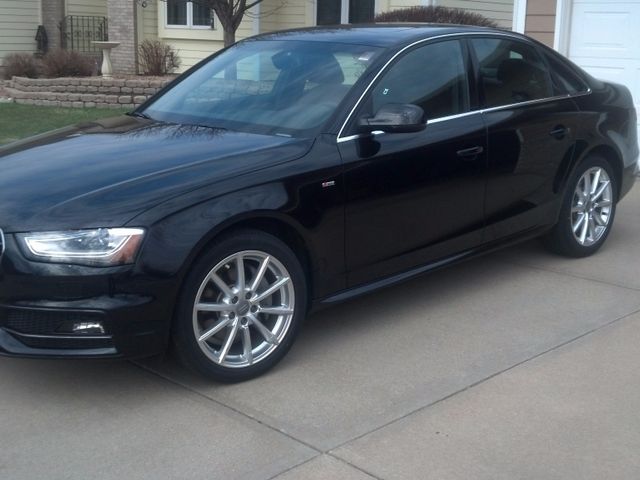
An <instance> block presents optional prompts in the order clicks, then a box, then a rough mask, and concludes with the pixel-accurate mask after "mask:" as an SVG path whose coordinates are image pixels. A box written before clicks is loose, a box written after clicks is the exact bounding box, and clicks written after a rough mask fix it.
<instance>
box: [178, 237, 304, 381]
mask: <svg viewBox="0 0 640 480" xmlns="http://www.w3.org/2000/svg"><path fill="white" fill-rule="evenodd" d="M239 252H255V253H256V254H258V253H266V254H268V255H269V256H270V258H271V259H275V262H274V261H271V263H269V265H274V263H276V262H278V263H279V265H280V267H284V269H285V271H286V273H287V274H288V278H290V283H291V285H292V287H293V297H291V294H290V293H289V296H288V297H287V298H289V299H291V298H293V308H292V310H293V314H292V315H284V316H282V317H280V316H277V315H276V318H278V319H284V318H290V323H288V328H287V329H286V330H284V327H283V331H282V333H281V334H282V335H283V337H282V338H281V339H280V341H279V343H277V346H275V344H274V343H273V342H269V341H267V340H266V336H264V334H262V336H261V333H260V331H259V329H258V328H257V326H256V324H255V323H251V320H246V318H249V317H250V315H252V314H251V313H249V312H246V313H244V310H243V311H240V310H238V311H235V312H231V313H228V314H227V313H222V312H215V313H211V312H198V313H195V311H194V306H195V302H196V298H199V299H200V301H201V302H202V299H201V297H199V295H200V294H203V293H202V292H207V291H210V290H215V288H218V287H216V284H215V282H214V283H213V284H212V286H211V287H208V286H207V287H204V290H202V289H201V286H202V285H203V282H204V281H205V279H206V278H207V277H208V276H209V274H210V272H211V271H212V269H213V268H214V267H215V266H217V265H219V264H220V262H222V261H224V260H225V259H228V258H229V257H230V256H232V255H235V254H237V253H239ZM219 268H220V267H219ZM222 268H226V271H230V270H231V268H232V266H231V262H229V265H226V264H225V266H224V267H222ZM246 268H247V277H246V284H247V288H249V284H250V283H251V278H250V276H251V275H253V276H254V278H255V276H256V275H257V273H256V272H257V270H258V269H256V268H254V270H252V271H249V270H248V269H249V266H247V267H246ZM217 271H220V270H217ZM251 272H254V273H251ZM223 273H224V272H223ZM229 275H231V273H229ZM236 275H237V274H236ZM269 275H275V274H273V273H272V272H271V271H270V270H267V273H265V275H264V278H265V280H264V281H265V282H267V281H268V278H267V277H268V276H269ZM229 278H231V277H229ZM236 278H237V276H236ZM272 278H273V279H275V278H277V277H275V276H273V277H272ZM206 285H208V284H206ZM261 285H262V284H261ZM233 288H236V287H235V286H234V287H233ZM282 288H285V287H282ZM286 288H287V289H288V290H287V291H288V292H291V289H290V285H289V283H287V286H286ZM258 290H261V289H260V288H256V289H255V291H256V292H255V295H256V296H258V293H259V292H258ZM262 290H264V287H262ZM213 295H215V293H214V294H213ZM220 295H224V293H223V292H222V291H220V292H219V293H218V298H220ZM247 295H251V293H248V294H247ZM273 295H281V294H280V293H275V294H273ZM227 297H228V295H227V296H226V297H225V298H227ZM237 298H239V297H234V300H235V301H236V304H235V305H234V307H237V302H238V300H237ZM254 298H255V296H254ZM281 298H283V297H281ZM225 301H226V300H225ZM231 302H233V300H231ZM240 302H242V299H240ZM244 303H248V302H244ZM218 304H219V305H221V304H222V302H220V303H218ZM257 304H258V305H259V304H260V302H258V303H257ZM271 306H274V307H276V308H280V306H277V305H271ZM306 310H307V289H306V279H305V274H304V271H303V269H302V266H301V264H300V261H299V259H298V258H297V257H296V255H295V254H294V252H293V251H292V250H291V249H290V248H289V247H288V246H287V245H286V244H284V243H283V242H282V241H280V240H279V239H278V238H276V237H274V236H273V235H270V234H267V233H264V232H261V231H256V230H240V231H236V232H233V233H231V234H229V235H225V236H224V237H221V238H219V239H217V240H216V241H215V243H214V246H213V247H212V248H211V249H210V250H208V251H207V252H206V253H204V254H203V255H202V256H201V257H200V258H199V259H198V260H197V261H196V262H195V264H194V265H193V267H192V268H191V271H190V272H189V273H188V275H187V277H186V279H185V281H184V284H183V286H182V291H181V294H180V297H179V299H178V305H177V308H176V315H175V318H174V321H173V328H172V344H173V348H174V350H175V352H176V354H177V356H178V358H179V359H180V361H181V362H182V363H183V364H184V365H185V366H186V367H187V368H189V369H191V370H193V371H195V372H197V373H199V374H201V375H204V376H206V377H207V378H209V379H212V380H216V381H220V382H225V383H232V382H240V381H244V380H248V379H250V378H253V377H256V376H259V375H261V374H263V373H264V372H266V371H267V370H269V369H270V368H272V367H273V366H274V365H276V364H277V363H278V362H279V361H280V360H281V359H282V358H283V357H284V356H285V355H286V353H287V352H288V351H289V349H290V348H291V345H292V344H293V341H294V339H295V337H296V335H297V333H298V331H299V328H300V325H301V324H302V321H303V319H304V316H305V315H306ZM201 314H210V315H212V316H213V317H212V318H213V319H212V320H208V319H206V317H205V320H203V322H204V321H207V322H208V321H211V322H212V323H210V325H214V326H215V325H217V323H215V322H219V320H220V319H221V318H223V317H222V316H223V315H227V318H226V320H227V321H230V322H232V323H233V321H232V320H230V317H231V316H233V318H234V319H236V321H237V322H240V320H241V319H242V321H243V326H240V323H238V326H237V327H236V332H243V330H242V328H247V329H249V330H250V331H251V332H253V335H255V337H252V341H255V342H260V341H262V342H263V348H266V349H267V350H266V351H264V352H263V353H262V355H266V356H265V357H264V358H261V359H260V358H259V357H257V358H258V360H257V361H256V363H253V364H250V365H247V366H237V365H236V366H231V367H229V366H224V365H222V364H219V363H216V361H214V359H212V358H211V355H213V357H214V358H217V360H219V359H220V355H219V354H220V352H221V351H223V348H222V345H223V344H224V341H223V340H219V341H220V342H222V343H220V349H219V350H218V353H217V354H216V351H215V348H214V346H212V345H210V344H209V342H210V341H214V340H215V338H214V337H213V336H212V337H211V339H210V340H207V341H205V342H204V343H203V342H199V341H198V339H197V338H196V328H198V327H197V326H196V325H200V323H199V322H201V320H200V318H202V317H200V315H201ZM245 314H246V315H247V317H244V316H243V315H245ZM260 315H262V314H260V313H257V314H255V317H254V318H256V319H257V318H262V319H263V320H262V321H263V325H267V322H268V321H269V318H273V315H272V316H269V314H266V315H267V316H266V317H264V316H263V317H260ZM194 317H195V318H194ZM244 322H247V324H244ZM282 323H284V320H282ZM274 324H275V321H274ZM251 327H252V328H251ZM274 328H276V327H274ZM205 330H206V329H205ZM232 330H233V328H232V327H231V326H226V327H224V328H223V329H222V330H220V332H219V334H216V335H220V336H224V335H228V334H227V333H226V332H228V331H229V332H231V331H232ZM199 333H202V331H200V332H199ZM236 335H237V336H235V338H236V340H235V341H234V342H233V343H232V347H231V349H234V348H235V349H236V351H237V353H236V358H240V357H241V356H242V353H240V352H238V350H239V349H240V348H242V346H243V345H244V338H239V337H242V333H237V334H236ZM250 335H251V334H250ZM226 338H229V337H226ZM273 338H275V337H273ZM252 341H250V342H248V344H250V345H251V344H252ZM238 342H240V343H241V344H242V345H239V344H238ZM265 344H269V345H268V346H266V347H265V346H264V345H265ZM271 345H274V346H273V347H272V346H271ZM270 348H273V350H272V351H271V353H267V351H268V349H270ZM231 351H232V350H229V355H230V353H231ZM245 357H246V358H248V355H246V354H245ZM251 359H252V361H253V360H254V357H253V356H251ZM241 363H242V362H241Z"/></svg>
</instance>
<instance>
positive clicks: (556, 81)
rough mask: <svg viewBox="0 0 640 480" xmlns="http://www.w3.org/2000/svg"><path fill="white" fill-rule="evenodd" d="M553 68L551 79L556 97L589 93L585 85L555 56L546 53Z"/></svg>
mask: <svg viewBox="0 0 640 480" xmlns="http://www.w3.org/2000/svg"><path fill="white" fill-rule="evenodd" d="M545 58H546V59H547V63H549V67H551V78H552V79H553V89H554V91H555V93H556V95H563V94H567V93H568V94H574V93H580V92H585V91H587V86H586V85H585V83H584V82H583V81H582V80H581V79H580V78H579V77H578V76H577V75H576V74H575V73H573V71H572V70H571V69H570V68H569V67H568V66H567V65H565V64H564V63H562V61H561V60H560V59H558V58H557V57H556V56H555V55H550V54H547V53H545Z"/></svg>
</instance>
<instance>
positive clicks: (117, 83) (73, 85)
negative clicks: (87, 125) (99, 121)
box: [6, 77, 174, 108]
mask: <svg viewBox="0 0 640 480" xmlns="http://www.w3.org/2000/svg"><path fill="white" fill-rule="evenodd" d="M173 78H174V77H166V78H149V79H147V78H140V79H137V78H136V79H122V78H102V77H91V78H24V77H13V78H12V79H11V81H9V82H8V85H7V86H6V90H7V92H8V93H9V95H10V96H11V97H12V98H13V99H14V100H15V102H16V103H24V104H28V105H43V106H52V107H76V108H83V107H98V108H120V107H129V108H133V107H135V106H138V105H140V104H141V103H143V102H145V101H146V100H147V99H148V98H149V97H151V96H152V95H155V94H156V93H157V92H158V91H159V90H160V89H161V88H162V87H163V86H165V85H166V84H167V83H169V82H170V81H171V80H173Z"/></svg>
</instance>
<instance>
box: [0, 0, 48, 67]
mask: <svg viewBox="0 0 640 480" xmlns="http://www.w3.org/2000/svg"><path fill="white" fill-rule="evenodd" d="M39 24H40V0H0V66H2V65H3V64H4V57H5V56H6V55H8V54H9V53H14V52H35V51H36V47H37V45H36V41H35V36H36V30H37V28H38V25H39Z"/></svg>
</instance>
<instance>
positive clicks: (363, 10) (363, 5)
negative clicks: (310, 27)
mask: <svg viewBox="0 0 640 480" xmlns="http://www.w3.org/2000/svg"><path fill="white" fill-rule="evenodd" d="M375 4H376V2H375V0H316V24H317V25H336V24H338V23H367V22H371V21H373V16H374V14H375Z"/></svg>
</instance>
